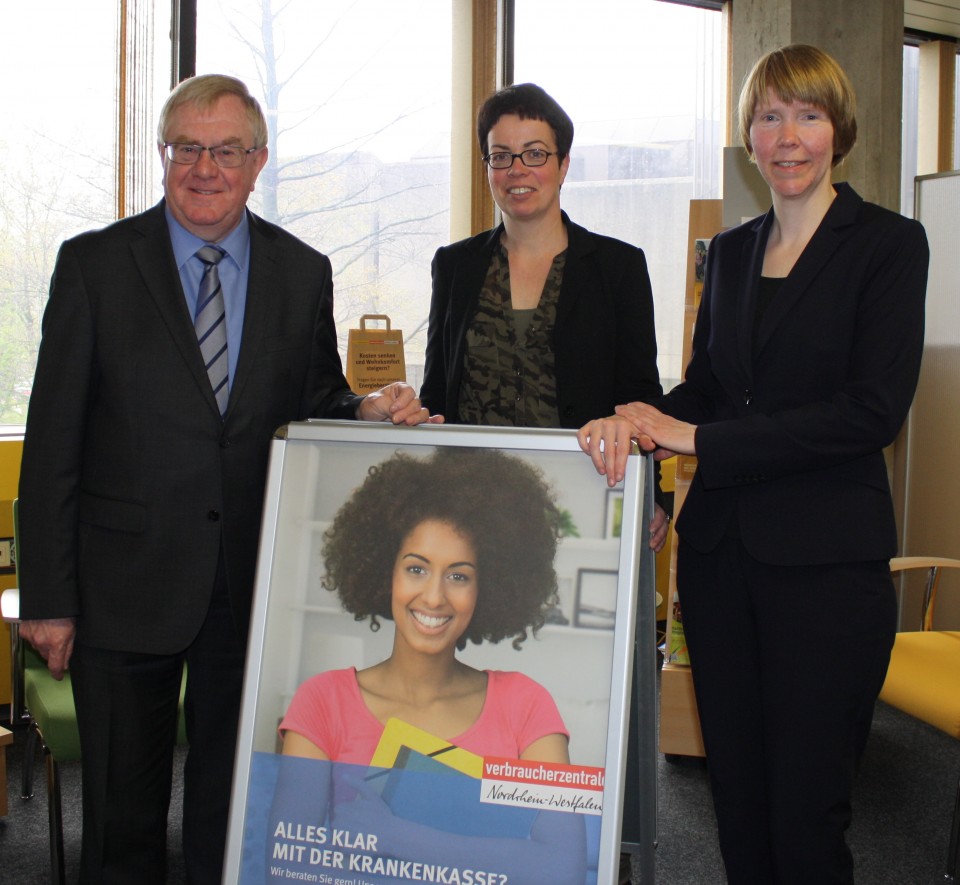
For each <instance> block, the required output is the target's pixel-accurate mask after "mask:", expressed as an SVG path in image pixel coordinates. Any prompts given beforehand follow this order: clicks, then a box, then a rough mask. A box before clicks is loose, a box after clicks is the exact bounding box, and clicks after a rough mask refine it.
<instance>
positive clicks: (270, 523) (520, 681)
mask: <svg viewBox="0 0 960 885" xmlns="http://www.w3.org/2000/svg"><path fill="white" fill-rule="evenodd" d="M630 462H631V465H630V469H629V471H628V475H627V477H626V479H625V481H624V483H622V484H621V486H619V487H618V489H617V490H616V493H615V495H613V496H611V494H610V492H609V490H608V489H607V486H606V483H605V481H604V480H603V479H602V478H601V477H599V476H598V475H597V474H596V473H595V471H594V469H593V466H592V464H591V462H590V460H589V459H588V458H587V457H586V456H585V455H583V454H582V453H581V452H580V450H579V448H578V447H577V444H576V439H575V435H574V434H573V433H572V432H567V431H526V430H513V429H508V430H505V429H493V428H470V429H468V428H463V427H444V426H430V427H422V428H392V427H389V426H382V425H365V424H361V423H359V422H358V423H354V422H326V421H316V422H305V423H303V424H292V425H289V426H288V427H287V428H283V429H282V431H281V433H280V435H279V437H278V439H277V440H275V441H274V443H273V450H272V454H271V468H270V476H269V480H268V489H267V499H266V504H265V515H264V528H263V532H262V537H261V545H260V551H259V564H258V574H257V587H256V594H255V602H254V618H253V623H252V627H251V649H250V654H249V658H248V669H247V677H246V684H245V688H244V702H243V713H242V718H241V734H240V742H239V749H238V757H237V771H236V775H235V784H234V794H233V804H232V808H231V823H230V833H229V840H228V856H227V864H226V875H225V881H230V882H239V883H241V885H262V883H279V882H318V883H326V885H386V883H391V885H401V883H404V885H405V883H417V882H429V883H446V885H542V883H545V882H550V883H551V885H607V883H612V882H614V881H615V875H616V870H617V866H618V859H619V851H620V845H621V824H622V820H623V809H622V803H623V798H622V797H623V793H624V790H623V785H624V773H625V767H626V762H625V757H626V752H625V745H626V741H627V724H628V722H627V720H628V717H627V715H626V713H625V710H629V703H630V697H631V691H632V690H633V691H636V686H635V685H632V684H631V674H632V672H633V657H632V656H633V650H634V642H635V623H636V598H637V592H636V589H637V579H638V574H639V571H640V559H641V555H642V554H641V545H640V543H639V540H640V534H641V532H640V513H641V508H642V506H643V496H644V493H645V487H646V483H645V482H644V476H643V473H644V469H643V468H644V459H642V458H640V457H637V458H631V459H630ZM614 509H615V512H616V530H615V531H614V530H612V529H611V513H612V512H613V510H614ZM651 605H652V601H651ZM651 706H652V705H651Z"/></svg>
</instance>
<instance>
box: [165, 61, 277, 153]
mask: <svg viewBox="0 0 960 885" xmlns="http://www.w3.org/2000/svg"><path fill="white" fill-rule="evenodd" d="M225 95H235V96H236V97H237V98H239V99H240V101H242V102H243V106H244V109H245V110H246V113H247V118H248V119H249V121H250V126H251V128H252V129H253V144H252V145H250V146H251V147H255V148H262V147H265V146H266V144H267V121H266V119H265V118H264V116H263V110H262V109H261V108H260V104H259V102H258V101H257V100H256V99H255V98H254V97H253V96H252V95H251V94H250V90H249V89H247V86H246V84H245V83H244V82H243V81H242V80H238V79H236V77H228V76H226V75H225V74H201V75H200V76H198V77H190V78H188V79H186V80H184V81H183V82H182V83H180V84H179V85H178V86H177V87H176V88H175V89H174V90H173V92H171V93H170V95H169V96H167V100H166V101H165V102H164V104H163V108H162V110H161V111H160V120H159V122H158V123H157V144H159V145H163V143H164V142H165V141H166V140H167V126H168V125H169V123H170V118H171V117H172V116H173V113H174V111H176V110H177V109H178V108H181V107H183V106H184V105H186V104H193V105H196V106H197V107H199V108H204V109H206V108H210V107H212V106H213V105H215V104H216V103H217V102H218V101H219V100H220V99H221V98H223V97H224V96H225Z"/></svg>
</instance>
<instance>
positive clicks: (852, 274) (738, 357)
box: [661, 184, 929, 565]
mask: <svg viewBox="0 0 960 885" xmlns="http://www.w3.org/2000/svg"><path fill="white" fill-rule="evenodd" d="M836 189H837V197H836V199H835V200H834V201H833V203H832V204H831V207H830V209H829V210H828V211H827V214H826V216H825V217H824V219H823V221H822V223H821V224H820V227H819V228H818V229H817V231H816V233H815V234H814V235H813V237H812V239H811V240H810V242H809V244H808V245H807V247H806V249H805V250H804V252H803V254H802V255H801V256H800V258H799V260H798V261H797V263H796V265H795V266H794V268H793V270H792V271H791V273H790V275H789V276H788V277H787V278H786V279H785V280H784V281H783V283H782V285H781V288H780V289H779V290H778V292H777V294H776V295H775V296H774V299H773V301H772V302H771V304H770V306H769V308H768V309H767V311H766V313H765V315H764V317H763V321H762V324H761V326H760V329H759V334H758V336H757V341H756V346H755V347H754V346H753V321H754V309H755V304H756V293H757V287H758V283H759V279H760V273H761V269H762V265H763V255H764V249H765V247H766V242H767V236H768V234H769V231H770V227H771V224H772V221H773V210H771V211H770V212H768V213H767V215H766V216H763V217H761V218H759V219H756V220H755V221H753V222H750V223H747V224H744V225H741V226H739V227H737V228H734V229H732V230H730V231H727V232H724V233H721V234H719V235H718V236H717V237H715V238H714V240H713V241H712V242H711V244H710V251H709V253H708V257H707V269H706V280H705V285H704V291H703V298H702V301H701V305H700V310H699V313H698V316H697V321H696V327H695V331H694V340H693V355H692V357H691V361H690V365H689V367H688V369H687V372H686V375H685V380H684V382H683V383H682V384H680V385H678V386H677V387H676V388H674V390H673V391H671V392H670V393H669V394H667V395H666V397H665V398H664V399H663V401H662V403H661V405H662V407H663V409H664V410H665V411H667V412H669V413H670V414H671V415H674V416H676V417H678V418H682V419H683V420H686V421H690V422H692V423H695V424H697V425H699V426H698V428H697V432H696V447H697V460H698V468H697V473H696V476H695V478H694V481H693V483H692V485H691V488H690V492H689V494H688V496H687V498H686V501H685V503H684V506H683V510H682V512H681V514H680V516H679V519H678V521H677V532H678V534H679V535H680V537H681V538H682V539H683V540H684V541H686V542H688V543H690V544H691V545H692V546H693V547H694V548H695V549H697V550H700V551H701V552H706V551H709V550H711V549H713V547H715V546H716V545H717V544H718V543H719V541H720V539H721V537H722V536H723V535H724V534H725V533H726V532H727V531H728V529H729V526H730V523H731V521H732V520H736V521H737V526H738V527H737V531H738V532H739V535H740V537H741V538H742V540H743V543H744V545H745V546H746V548H747V549H748V550H749V552H750V553H751V555H753V556H754V557H755V558H757V559H759V560H761V561H763V562H767V563H770V564H774V565H778V564H779V565H801V564H808V565H813V564H825V563H838V562H855V561H864V560H878V559H887V558H889V557H891V556H893V555H895V553H896V550H897V537H896V527H895V523H894V514H893V506H892V500H891V496H890V490H889V484H888V480H887V470H886V465H885V461H884V457H883V452H882V450H883V448H884V447H885V446H887V445H889V444H890V443H891V442H892V441H893V439H894V437H895V436H896V434H897V432H898V430H899V429H900V427H901V425H902V424H903V421H904V419H905V418H906V415H907V411H908V409H909V407H910V402H911V400H912V399H913V393H914V390H915V388H916V384H917V377H918V374H919V369H920V357H921V353H922V350H923V330H924V298H925V294H926V280H927V262H928V256H929V252H928V248H927V242H926V236H925V234H924V230H923V228H922V226H921V225H920V224H919V223H917V222H915V221H911V220H909V219H907V218H904V217H903V216H900V215H898V214H896V213H894V212H890V211H888V210H886V209H882V208H880V207H879V206H875V205H873V204H870V203H865V202H864V201H863V200H862V199H861V198H860V197H859V196H858V195H857V194H856V193H855V192H854V191H853V190H852V189H851V188H850V187H849V186H847V185H843V184H841V185H837V186H836Z"/></svg>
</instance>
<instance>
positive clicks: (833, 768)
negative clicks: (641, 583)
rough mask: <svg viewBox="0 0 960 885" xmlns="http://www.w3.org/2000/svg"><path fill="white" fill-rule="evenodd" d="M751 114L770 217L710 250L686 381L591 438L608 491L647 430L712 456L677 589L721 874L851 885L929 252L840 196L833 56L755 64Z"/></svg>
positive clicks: (588, 430)
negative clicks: (632, 443)
mask: <svg viewBox="0 0 960 885" xmlns="http://www.w3.org/2000/svg"><path fill="white" fill-rule="evenodd" d="M739 118H740V127H741V133H742V138H743V142H744V145H745V146H746V148H747V151H748V152H749V153H750V155H751V157H752V159H753V160H754V162H756V164H757V167H758V169H759V170H760V173H761V174H762V175H763V177H764V179H765V181H766V182H767V184H768V185H769V186H770V193H771V197H772V202H773V207H772V209H771V210H770V211H769V212H768V213H767V214H766V215H764V216H762V217H760V218H758V219H756V220H754V221H752V222H749V223H747V224H744V225H741V226H739V227H737V228H734V229H732V230H729V231H726V232H724V233H722V234H719V235H718V236H717V237H716V238H714V240H713V242H712V243H711V245H710V251H709V253H708V258H707V268H706V280H705V286H704V291H703V299H702V303H701V306H700V311H699V314H698V316H697V322H696V329H695V333H694V341H693V345H694V346H693V356H692V359H691V362H690V366H689V367H688V369H687V373H686V376H685V380H684V382H683V383H682V384H680V385H679V386H678V387H676V388H675V389H674V390H673V391H671V392H670V393H669V394H668V395H667V396H665V397H663V398H662V400H660V401H659V402H658V403H657V404H655V406H656V407H654V406H651V405H647V404H643V403H631V404H630V405H627V406H621V407H618V408H617V409H616V413H617V414H616V415H615V416H614V417H612V418H607V419H601V420H600V421H594V422H591V423H589V424H587V425H585V426H584V427H583V428H582V429H581V432H580V440H581V445H582V446H583V447H584V449H585V451H588V452H589V453H590V454H591V456H592V457H593V459H594V462H595V463H596V465H597V467H598V470H600V472H601V473H604V474H606V475H607V477H608V482H610V483H613V482H614V481H615V480H617V479H618V478H619V476H620V475H622V471H623V462H624V461H625V452H626V450H627V449H628V448H629V447H628V445H627V443H628V441H629V439H630V438H631V437H633V438H637V439H639V440H640V443H641V445H643V446H644V447H646V448H650V449H657V450H658V451H657V457H667V456H668V455H669V454H672V453H684V454H690V455H696V456H697V462H698V468H697V473H696V476H695V478H694V480H693V482H692V483H691V488H690V492H689V494H688V496H687V499H686V501H685V503H684V506H683V510H682V512H681V514H680V516H679V518H678V520H677V534H678V536H679V539H680V545H679V551H678V565H677V580H678V588H679V593H680V598H681V603H682V605H683V614H684V628H685V631H686V637H687V642H688V647H689V650H690V658H691V663H692V665H693V672H694V683H695V688H696V694H697V704H698V707H699V711H700V719H701V725H702V729H703V736H704V742H705V746H706V752H707V760H708V766H709V771H710V777H711V783H712V787H713V795H714V804H715V808H716V812H717V822H718V829H719V837H720V846H721V851H722V853H723V858H724V864H725V866H726V870H727V876H728V880H729V882H730V883H732V885H743V883H750V885H752V883H757V885H769V883H777V885H782V883H796V885H812V883H816V885H828V883H846V885H849V883H852V882H853V862H852V858H851V855H850V851H849V849H848V848H847V846H846V843H845V838H844V832H845V830H846V829H847V827H848V826H849V823H850V794H851V790H852V780H853V773H854V768H855V765H856V761H857V758H858V756H859V753H860V751H861V750H862V748H863V742H864V740H865V738H866V734H867V730H868V729H869V724H870V718H871V715H872V711H873V705H874V702H875V700H876V697H877V694H878V692H879V690H880V687H881V685H882V684H883V679H884V675H885V673H886V667H887V662H888V660H889V654H890V648H891V646H892V644H893V638H894V632H895V629H896V606H895V599H894V590H893V583H892V581H891V578H890V571H889V563H888V560H889V559H890V557H891V556H893V555H895V553H896V552H897V536H896V528H895V523H894V513H893V506H892V499H891V496H890V490H889V485H888V480H887V471H886V466H885V462H884V457H883V448H884V447H885V446H887V445H889V444H890V443H891V442H892V441H893V439H894V437H895V436H896V434H897V431H898V430H899V428H900V426H901V424H902V423H903V421H904V419H905V417H906V414H907V410H908V408H909V406H910V402H911V400H912V398H913V393H914V389H915V387H916V382H917V376H918V372H919V368H920V356H921V352H922V348H923V309H924V308H923V304H924V295H925V291H926V275H927V262H928V249H927V244H926V238H925V235H924V232H923V228H922V227H921V226H920V225H919V224H918V223H917V222H915V221H911V220H909V219H906V218H904V217H902V216H900V215H897V214H895V213H893V212H890V211H887V210H885V209H882V208H880V207H879V206H875V205H872V204H870V203H866V202H864V201H863V200H862V199H861V198H860V197H859V196H858V195H857V194H856V193H855V192H854V191H853V190H852V189H851V188H850V187H849V186H848V185H844V184H839V185H834V184H832V182H831V169H832V167H834V166H836V165H837V164H838V163H840V161H841V160H842V159H843V158H844V157H845V156H846V154H847V153H848V152H849V150H850V149H851V148H852V147H853V143H854V141H855V139H856V119H855V115H854V95H853V90H852V87H851V86H850V83H849V81H848V79H847V77H846V75H845V74H844V73H843V71H842V70H841V68H840V67H839V65H838V64H837V63H836V62H835V61H834V60H833V59H832V58H830V57H829V56H827V55H826V54H825V53H823V52H822V51H820V50H818V49H816V48H814V47H810V46H802V45H794V46H788V47H786V48H783V49H779V50H776V51H774V52H771V53H769V54H768V55H766V56H764V57H763V58H762V59H760V61H759V62H757V64H756V65H755V67H754V69H753V71H752V72H751V73H750V75H749V76H748V78H747V80H746V83H745V85H744V88H743V91H742V93H741V96H740V109H739Z"/></svg>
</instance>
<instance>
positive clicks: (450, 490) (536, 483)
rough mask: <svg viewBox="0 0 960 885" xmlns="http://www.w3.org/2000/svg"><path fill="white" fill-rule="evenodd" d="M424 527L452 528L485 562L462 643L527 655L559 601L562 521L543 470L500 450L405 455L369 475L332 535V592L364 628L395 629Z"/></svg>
mask: <svg viewBox="0 0 960 885" xmlns="http://www.w3.org/2000/svg"><path fill="white" fill-rule="evenodd" d="M425 520H437V521H438V522H443V523H447V524H449V525H451V526H452V527H453V528H455V529H456V530H457V532H458V533H459V534H461V535H463V536H464V537H465V538H467V539H469V540H470V542H471V543H472V545H473V547H474V551H475V554H476V557H477V586H478V594H477V604H476V609H475V611H474V615H473V618H472V619H471V621H470V625H469V627H468V628H467V630H466V631H465V633H464V635H463V636H462V637H461V638H460V641H459V642H458V648H461V649H462V648H463V647H464V646H465V645H466V642H467V640H468V639H469V640H471V641H473V642H475V643H480V642H482V641H483V640H485V639H486V640H487V641H489V642H499V641H500V640H501V639H505V638H507V637H512V638H513V645H514V647H515V648H519V645H520V643H521V642H523V641H524V640H525V639H526V638H527V630H528V629H530V630H531V631H532V632H533V633H534V634H535V633H536V632H537V630H539V629H540V627H542V626H543V624H544V622H545V615H546V612H547V611H548V610H549V608H550V607H551V606H552V605H554V604H555V603H556V601H557V594H556V588H557V575H556V571H555V570H554V558H555V556H556V552H557V540H558V538H559V536H560V525H561V513H560V510H559V508H558V507H557V504H556V501H555V499H554V496H553V494H552V492H551V490H550V488H549V486H548V485H547V483H546V481H545V479H544V477H543V474H542V473H541V472H540V470H539V468H537V467H536V466H535V465H533V464H531V463H530V462H528V461H525V460H523V459H521V458H518V457H516V456H513V455H507V454H504V453H503V452H500V451H498V450H496V449H480V448H477V449H463V448H458V447H440V448H438V449H436V450H435V451H434V453H433V454H432V455H431V456H430V457H428V458H424V459H420V458H415V457H413V456H411V455H409V454H406V453H403V452H398V453H396V454H395V455H393V456H392V457H390V458H388V459H387V460H386V461H383V462H382V463H380V464H377V465H374V466H373V467H371V468H370V470H369V472H368V474H367V477H366V479H365V480H364V481H363V484H362V485H361V486H359V488H357V489H356V490H355V491H354V492H353V494H352V495H351V496H350V498H349V499H348V500H347V501H346V503H344V504H343V506H342V507H341V508H340V509H339V510H338V511H337V514H336V516H335V517H334V520H333V524H332V525H331V526H330V528H329V529H328V530H327V531H326V533H325V534H324V544H323V559H324V563H325V565H326V575H325V577H324V578H323V586H324V587H325V588H326V589H327V590H331V591H335V592H336V593H337V595H338V596H339V598H340V601H341V603H342V605H343V607H344V608H345V609H346V610H347V611H348V612H350V613H351V614H352V615H353V616H354V618H355V619H356V620H358V621H362V620H364V619H365V618H367V617H369V618H370V619H371V624H370V626H371V629H373V630H377V629H379V627H380V624H379V620H378V619H379V618H386V619H388V620H392V617H393V616H392V614H391V601H392V599H391V597H392V589H393V567H394V561H395V560H396V556H397V553H398V551H399V550H400V546H401V544H402V543H403V540H404V538H406V537H407V536H408V535H409V534H410V532H412V531H413V530H414V529H415V528H416V527H417V526H418V525H420V524H421V523H422V522H424V521H425Z"/></svg>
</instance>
